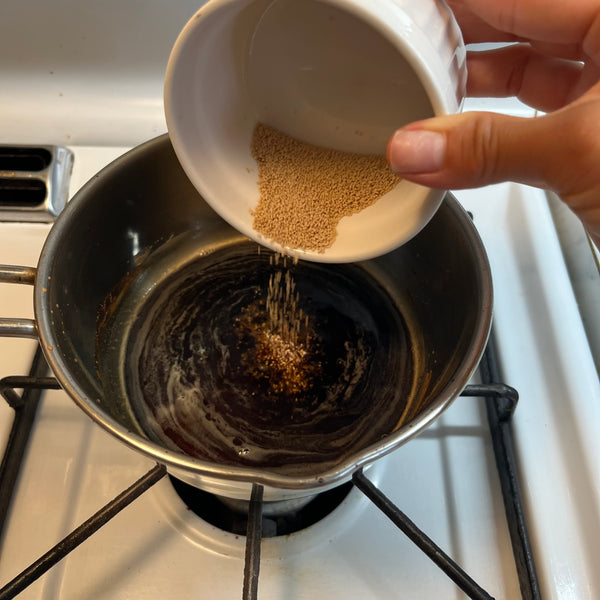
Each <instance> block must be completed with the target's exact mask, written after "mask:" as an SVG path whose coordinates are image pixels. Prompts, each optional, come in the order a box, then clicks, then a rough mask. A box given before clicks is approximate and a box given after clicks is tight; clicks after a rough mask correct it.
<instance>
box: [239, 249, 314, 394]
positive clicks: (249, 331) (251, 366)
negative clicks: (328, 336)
mask: <svg viewBox="0 0 600 600" xmlns="http://www.w3.org/2000/svg"><path fill="white" fill-rule="evenodd" d="M290 260H291V259H290ZM269 262H270V264H271V267H272V271H271V275H270V277H269V287H268V294H267V297H266V301H265V302H264V303H263V302H262V301H259V302H257V303H253V304H250V305H249V306H247V307H245V308H244V310H243V311H242V318H241V319H240V320H239V321H238V324H237V327H238V332H239V333H240V337H241V338H247V337H248V336H249V338H250V339H251V340H252V341H253V344H251V346H250V348H249V351H248V352H247V353H246V354H245V355H244V357H243V362H244V363H245V364H246V365H247V369H248V374H249V375H251V376H252V377H255V378H256V379H258V380H261V381H264V382H268V387H269V389H270V391H271V392H272V393H273V394H275V395H277V396H279V397H280V398H281V397H286V398H294V399H298V398H300V397H301V396H302V395H303V394H305V393H306V392H308V391H309V390H310V388H311V386H312V384H313V380H314V379H315V378H316V377H317V376H318V375H319V373H320V370H321V361H320V358H319V341H318V340H317V339H316V338H315V336H314V335H313V333H312V331H313V330H312V326H311V322H310V319H309V316H308V315H307V314H305V312H304V311H303V310H302V308H301V307H300V306H299V304H298V303H299V294H298V292H297V291H296V283H295V281H294V278H293V276H292V271H291V269H290V268H289V267H288V264H287V263H288V257H287V256H282V255H281V254H274V255H272V256H271V257H270V259H269ZM294 262H296V261H294Z"/></svg>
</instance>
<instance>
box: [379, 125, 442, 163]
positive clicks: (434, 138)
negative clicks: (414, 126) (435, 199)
mask: <svg viewBox="0 0 600 600" xmlns="http://www.w3.org/2000/svg"><path fill="white" fill-rule="evenodd" d="M387 155H388V162H389V163H390V167H391V169H392V171H394V172H395V173H398V174H402V173H405V174H408V173H434V172H435V171H439V170H440V169H441V168H442V166H443V164H444V158H445V156H446V136H445V135H444V134H443V133H438V132H436V131H426V130H423V129H420V130H405V129H399V130H398V131H396V133H395V134H394V135H393V136H392V138H391V140H390V143H389V145H388V152H387Z"/></svg>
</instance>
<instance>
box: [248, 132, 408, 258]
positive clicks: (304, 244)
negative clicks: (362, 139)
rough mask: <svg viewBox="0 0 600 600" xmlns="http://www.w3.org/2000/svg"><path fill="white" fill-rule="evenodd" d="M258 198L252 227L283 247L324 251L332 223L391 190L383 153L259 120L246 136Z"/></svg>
mask: <svg viewBox="0 0 600 600" xmlns="http://www.w3.org/2000/svg"><path fill="white" fill-rule="evenodd" d="M251 150H252V156H253V157H254V158H255V160H256V162H257V163H258V186H259V192H260V197H259V201H258V204H257V206H256V208H255V209H254V211H253V217H254V229H256V231H258V232H259V233H261V234H262V235H264V236H265V237H266V238H268V239H271V240H273V241H275V242H277V243H278V244H280V245H281V246H283V247H284V248H291V249H296V250H310V251H316V252H324V251H325V250H326V249H327V248H328V247H329V246H331V245H332V244H333V242H334V241H335V238H336V235H337V224H338V223H339V221H340V219H341V218H342V217H346V216H350V215H353V214H355V213H357V212H359V211H361V210H363V209H364V208H367V207H368V206H370V205H371V204H373V203H374V202H375V201H376V200H378V199H379V198H381V196H383V195H384V194H386V193H387V192H389V191H390V190H392V189H393V188H394V187H395V186H396V185H397V183H398V178H397V177H396V175H394V174H393V173H392V171H391V170H390V168H389V166H388V164H387V161H386V159H385V157H384V156H378V155H364V154H353V153H349V152H340V151H339V150H331V149H329V148H321V147H318V146H313V145H311V144H307V143H305V142H301V141H299V140H297V139H295V138H293V137H290V136H288V135H286V134H284V133H281V132H280V131H278V130H276V129H273V128H272V127H269V126H267V125H263V124H262V123H259V124H258V125H257V126H256V128H255V130H254V135H253V137H252V146H251Z"/></svg>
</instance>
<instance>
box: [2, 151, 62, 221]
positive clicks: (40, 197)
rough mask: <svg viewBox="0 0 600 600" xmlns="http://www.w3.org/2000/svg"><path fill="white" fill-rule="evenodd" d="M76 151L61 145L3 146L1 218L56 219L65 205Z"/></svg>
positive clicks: (21, 219)
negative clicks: (73, 151)
mask: <svg viewBox="0 0 600 600" xmlns="http://www.w3.org/2000/svg"><path fill="white" fill-rule="evenodd" d="M72 168H73V153H72V152H71V151H70V150H68V149H67V148H62V147H59V146H0V221H23V222H32V221H42V222H49V221H53V220H54V219H55V218H56V217H57V216H58V215H59V214H60V212H61V211H62V210H63V208H64V207H65V205H66V202H67V198H68V194H69V181H70V177H71V170H72Z"/></svg>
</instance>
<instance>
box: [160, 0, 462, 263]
mask: <svg viewBox="0 0 600 600" xmlns="http://www.w3.org/2000/svg"><path fill="white" fill-rule="evenodd" d="M464 59H465V53H464V47H463V46H462V40H461V38H460V34H459V33H458V30H457V29H456V26H455V24H454V22H453V20H452V18H451V16H450V13H449V12H448V10H447V9H446V8H445V5H442V4H440V3H437V2H434V1H429V0H428V1H427V2H419V3H414V2H409V1H400V0H378V1H377V2H371V3H369V4H368V6H367V5H365V3H364V2H358V1H357V0H302V1H298V0H275V1H274V2H273V1H271V0H254V1H253V2H239V1H238V2H230V1H221V0H212V1H211V2H209V3H208V4H207V5H206V6H204V7H203V8H202V9H200V10H199V11H198V13H197V14H196V15H195V16H194V17H193V18H192V19H191V20H190V21H189V22H188V24H187V25H186V27H185V28H184V29H183V31H182V33H181V35H180V37H179V38H178V40H177V42H176V44H175V46H174V48H173V52H172V54H171V57H170V59H169V65H168V69H167V76H166V81H165V111H166V119H167V124H168V129H169V133H170V135H171V138H172V140H173V144H174V147H175V150H176V152H177V155H178V157H179V160H180V162H181V164H182V166H183V168H184V169H185V171H186V173H187V174H188V176H189V177H190V179H191V181H192V183H193V184H194V185H195V186H196V188H197V189H198V190H199V191H200V192H201V193H202V194H203V196H204V197H205V198H206V200H207V201H208V202H209V203H210V204H211V205H212V206H213V207H214V208H215V210H217V212H219V213H220V214H221V215H222V216H223V217H224V218H225V219H226V220H227V221H229V222H230V223H231V224H232V225H233V226H234V227H236V228H237V229H238V230H240V231H242V232H243V233H244V234H246V235H248V236H249V237H252V238H253V239H256V241H258V242H259V243H263V244H265V245H269V246H271V247H274V248H275V249H279V247H278V246H277V245H276V244H275V243H274V242H272V241H270V240H267V239H265V238H263V237H262V236H261V235H260V233H258V232H257V231H255V230H254V228H253V223H252V215H251V210H252V209H253V208H254V207H255V206H256V204H257V202H258V185H257V177H258V173H257V167H256V163H255V161H254V159H253V158H252V156H251V151H250V145H251V137H252V131H253V129H254V127H255V125H256V123H257V122H265V123H267V124H269V125H272V126H274V127H276V128H278V129H280V130H281V131H284V132H285V133H288V134H290V135H292V136H295V137H297V138H299V139H302V140H304V141H307V142H310V143H313V144H316V145H319V146H326V147H333V148H335V149H339V150H344V151H351V152H361V153H369V154H372V153H375V154H384V153H385V146H386V143H387V141H388V139H389V137H390V136H391V134H392V133H393V132H394V131H395V130H396V129H397V128H398V127H400V126H402V125H404V124H406V123H407V122H410V121H414V120H417V119H422V118H426V117H429V116H433V115H434V114H447V113H452V112H456V111H457V110H458V109H459V105H460V102H461V100H462V95H463V92H464V78H465V72H464ZM441 197H442V193H441V192H440V191H434V190H430V189H427V188H423V187H421V186H417V185H415V184H411V183H408V182H400V183H399V185H398V186H396V188H395V189H394V190H393V191H391V192H389V193H388V194H387V195H386V196H385V197H383V198H382V199H381V200H380V201H378V202H377V203H375V205H373V206H372V207H370V208H369V209H368V210H365V211H362V212H361V213H359V214H358V215H353V216H352V217H346V218H344V219H343V221H342V223H341V224H340V226H339V228H338V236H337V239H336V241H335V242H334V244H333V245H332V246H331V247H330V248H328V249H326V250H325V252H324V253H317V252H313V251H302V249H297V248H292V249H289V250H291V251H298V252H299V255H300V256H302V257H303V258H305V259H309V260H316V261H323V262H347V261H353V260H360V259H365V258H370V257H373V256H376V255H379V254H382V253H385V252H386V251H389V250H391V249H393V248H395V247H397V246H398V245H400V244H402V243H403V242H405V241H407V240H408V239H410V238H411V237H412V236H413V235H415V234H416V233H417V232H418V231H419V230H420V229H421V228H422V227H423V226H424V225H425V223H427V221H428V220H429V219H430V218H431V216H432V215H433V214H434V212H435V210H436V209H437V207H438V206H439V202H440V200H441Z"/></svg>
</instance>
